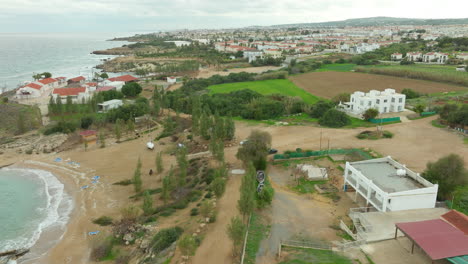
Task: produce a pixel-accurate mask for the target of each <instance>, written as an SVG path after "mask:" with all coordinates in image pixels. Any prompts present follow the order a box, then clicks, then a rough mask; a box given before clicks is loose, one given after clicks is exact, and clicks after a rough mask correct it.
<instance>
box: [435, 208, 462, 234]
mask: <svg viewBox="0 0 468 264" xmlns="http://www.w3.org/2000/svg"><path fill="white" fill-rule="evenodd" d="M441 218H442V219H443V220H445V221H446V222H448V223H449V224H451V225H452V226H454V227H456V228H457V229H458V230H460V231H462V232H463V233H465V235H468V216H466V215H465V214H463V213H460V212H458V211H457V210H451V211H449V212H447V213H445V214H443V215H442V216H441Z"/></svg>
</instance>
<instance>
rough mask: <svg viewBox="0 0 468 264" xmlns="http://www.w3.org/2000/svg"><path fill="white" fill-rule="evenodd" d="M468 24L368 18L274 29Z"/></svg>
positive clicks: (462, 21)
mask: <svg viewBox="0 0 468 264" xmlns="http://www.w3.org/2000/svg"><path fill="white" fill-rule="evenodd" d="M457 24H468V18H457V19H419V18H397V17H368V18H353V19H347V20H342V21H329V22H318V23H299V24H285V25H274V26H272V27H276V28H284V27H317V28H319V27H370V26H402V25H414V26H422V25H457Z"/></svg>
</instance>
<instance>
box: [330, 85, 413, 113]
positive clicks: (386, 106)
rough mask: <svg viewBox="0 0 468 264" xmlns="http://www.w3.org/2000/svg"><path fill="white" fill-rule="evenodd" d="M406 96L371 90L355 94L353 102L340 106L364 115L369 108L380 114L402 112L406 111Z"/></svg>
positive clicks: (390, 90) (392, 92)
mask: <svg viewBox="0 0 468 264" xmlns="http://www.w3.org/2000/svg"><path fill="white" fill-rule="evenodd" d="M405 102H406V95H404V94H399V93H397V92H395V90H394V89H385V91H383V92H380V91H377V90H371V91H369V92H368V93H364V92H354V93H353V94H351V101H350V102H346V103H343V104H341V103H340V105H339V107H341V108H342V109H344V110H346V111H349V112H351V113H354V114H363V113H364V112H365V111H366V110H367V109H369V108H375V109H377V110H378V111H379V113H381V114H383V113H391V112H401V111H403V110H404V109H405Z"/></svg>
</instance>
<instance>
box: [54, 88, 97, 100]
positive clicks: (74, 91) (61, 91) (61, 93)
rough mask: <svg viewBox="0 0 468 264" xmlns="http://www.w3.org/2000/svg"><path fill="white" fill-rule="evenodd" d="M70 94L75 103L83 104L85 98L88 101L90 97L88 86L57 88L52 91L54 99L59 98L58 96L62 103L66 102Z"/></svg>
mask: <svg viewBox="0 0 468 264" xmlns="http://www.w3.org/2000/svg"><path fill="white" fill-rule="evenodd" d="M69 96H70V98H71V99H72V102H73V103H78V104H81V103H82V102H83V100H84V101H85V102H86V101H88V99H89V98H90V94H89V91H88V88H86V87H74V88H55V89H54V91H53V92H52V97H53V98H54V100H57V97H60V99H61V100H62V103H66V102H67V98H68V97H69Z"/></svg>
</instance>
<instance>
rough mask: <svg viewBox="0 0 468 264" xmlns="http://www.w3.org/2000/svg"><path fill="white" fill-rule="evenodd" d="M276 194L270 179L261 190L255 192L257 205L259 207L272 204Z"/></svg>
mask: <svg viewBox="0 0 468 264" xmlns="http://www.w3.org/2000/svg"><path fill="white" fill-rule="evenodd" d="M274 194H275V190H274V189H273V187H271V184H270V181H268V180H266V181H265V186H264V187H263V189H262V191H261V192H255V197H256V200H257V207H258V208H260V209H261V208H265V207H266V206H268V205H270V204H271V201H272V200H273V195H274Z"/></svg>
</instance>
